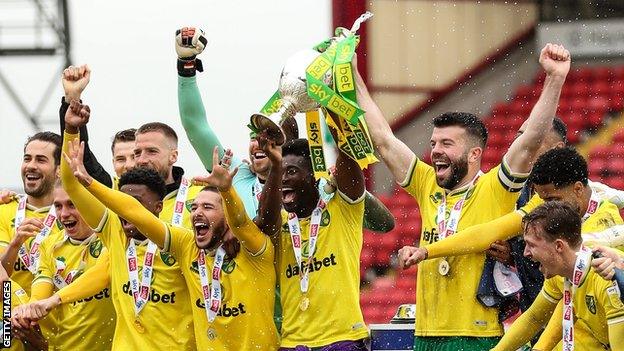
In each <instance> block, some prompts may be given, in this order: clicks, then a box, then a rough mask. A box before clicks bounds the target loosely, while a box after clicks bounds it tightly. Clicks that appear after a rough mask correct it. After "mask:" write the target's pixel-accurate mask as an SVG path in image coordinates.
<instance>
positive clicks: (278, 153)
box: [256, 131, 282, 165]
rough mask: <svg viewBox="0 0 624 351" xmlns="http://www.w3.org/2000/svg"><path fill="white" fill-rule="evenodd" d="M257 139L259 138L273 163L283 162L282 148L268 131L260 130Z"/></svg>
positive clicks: (259, 142)
mask: <svg viewBox="0 0 624 351" xmlns="http://www.w3.org/2000/svg"><path fill="white" fill-rule="evenodd" d="M256 140H258V145H259V146H260V148H261V149H262V151H264V153H265V154H266V155H267V157H268V158H269V160H270V161H271V164H273V165H275V164H280V165H281V164H282V149H281V148H280V147H279V146H277V143H276V141H275V140H274V139H271V138H270V137H269V134H268V133H267V132H266V131H262V132H260V133H259V134H258V135H257V136H256Z"/></svg>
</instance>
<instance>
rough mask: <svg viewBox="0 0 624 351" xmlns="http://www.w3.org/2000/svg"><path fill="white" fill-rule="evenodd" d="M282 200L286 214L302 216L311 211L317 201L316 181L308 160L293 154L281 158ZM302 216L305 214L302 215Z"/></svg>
mask: <svg viewBox="0 0 624 351" xmlns="http://www.w3.org/2000/svg"><path fill="white" fill-rule="evenodd" d="M282 168H283V170H284V173H283V174H282V200H283V205H284V209H285V210H286V211H287V212H294V213H296V214H297V215H298V216H302V211H305V210H306V209H309V208H310V205H311V208H312V209H313V208H314V206H315V205H316V201H317V199H318V190H317V188H316V181H315V180H314V174H313V173H312V170H311V169H310V168H311V165H310V160H309V159H306V158H305V157H302V156H297V155H293V154H289V155H285V156H284V157H283V158H282ZM303 215H304V216H305V215H307V214H303Z"/></svg>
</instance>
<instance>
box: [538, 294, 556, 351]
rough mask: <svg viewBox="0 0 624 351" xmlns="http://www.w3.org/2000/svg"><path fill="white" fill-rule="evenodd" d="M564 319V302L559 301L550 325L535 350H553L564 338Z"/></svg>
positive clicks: (549, 322)
mask: <svg viewBox="0 0 624 351" xmlns="http://www.w3.org/2000/svg"><path fill="white" fill-rule="evenodd" d="M562 319H563V300H559V303H558V304H557V307H556V308H555V312H554V313H553V315H552V317H551V318H550V321H548V325H547V326H546V328H545V329H544V332H543V333H542V335H540V338H539V340H538V341H537V343H536V344H535V345H534V346H533V348H534V349H535V350H552V349H553V348H554V347H555V346H557V344H558V343H559V341H561V338H562V336H563V325H562V322H561V320H562Z"/></svg>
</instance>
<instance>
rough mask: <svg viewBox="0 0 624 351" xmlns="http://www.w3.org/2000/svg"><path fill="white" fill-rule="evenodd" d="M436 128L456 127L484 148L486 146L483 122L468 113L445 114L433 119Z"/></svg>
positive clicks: (486, 136) (486, 137) (485, 129)
mask: <svg viewBox="0 0 624 351" xmlns="http://www.w3.org/2000/svg"><path fill="white" fill-rule="evenodd" d="M432 123H433V126H434V127H436V128H444V127H452V126H458V127H462V128H464V129H465V130H466V133H468V135H469V136H470V137H472V138H474V139H475V140H476V141H477V142H478V143H479V145H480V146H481V147H482V148H484V147H485V145H486V144H487V139H488V132H487V128H485V124H483V121H482V120H481V119H479V117H477V116H475V115H473V114H472V113H468V112H446V113H443V114H441V115H439V116H437V117H435V118H434V119H433V122H432Z"/></svg>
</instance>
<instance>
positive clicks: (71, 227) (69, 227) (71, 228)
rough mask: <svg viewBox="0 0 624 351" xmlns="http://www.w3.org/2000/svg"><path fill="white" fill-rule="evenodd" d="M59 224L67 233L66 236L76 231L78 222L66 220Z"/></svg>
mask: <svg viewBox="0 0 624 351" xmlns="http://www.w3.org/2000/svg"><path fill="white" fill-rule="evenodd" d="M61 224H62V225H63V227H64V228H65V231H67V233H68V234H75V233H76V231H77V230H78V221H76V220H73V219H67V220H64V221H61Z"/></svg>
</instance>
